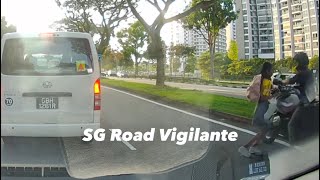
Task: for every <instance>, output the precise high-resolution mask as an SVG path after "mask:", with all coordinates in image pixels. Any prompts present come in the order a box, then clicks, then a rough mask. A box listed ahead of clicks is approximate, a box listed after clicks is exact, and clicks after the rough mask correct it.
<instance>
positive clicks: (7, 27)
mask: <svg viewBox="0 0 320 180" xmlns="http://www.w3.org/2000/svg"><path fill="white" fill-rule="evenodd" d="M16 31H17V29H16V27H15V26H13V25H8V23H7V21H6V18H5V17H4V16H1V39H2V36H3V35H4V34H6V33H10V32H16Z"/></svg>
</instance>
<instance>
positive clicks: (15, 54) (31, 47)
mask: <svg viewBox="0 0 320 180" xmlns="http://www.w3.org/2000/svg"><path fill="white" fill-rule="evenodd" d="M92 72H93V66H92V54H91V48H90V44H89V41H88V40H87V39H81V38H65V37H52V38H15V39H8V40H6V41H5V44H4V49H3V55H2V64H1V73H2V74H5V75H23V76H26V75H30V76H34V75H40V76H41V75H49V76H54V75H83V74H90V73H92Z"/></svg>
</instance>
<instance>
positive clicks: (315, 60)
mask: <svg viewBox="0 0 320 180" xmlns="http://www.w3.org/2000/svg"><path fill="white" fill-rule="evenodd" d="M309 69H314V70H318V71H319V56H318V55H315V56H313V57H312V58H311V59H310V61H309Z"/></svg>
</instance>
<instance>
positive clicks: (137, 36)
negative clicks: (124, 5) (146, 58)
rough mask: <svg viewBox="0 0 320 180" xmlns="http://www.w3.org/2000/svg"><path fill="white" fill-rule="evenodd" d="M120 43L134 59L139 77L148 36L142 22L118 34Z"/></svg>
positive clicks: (137, 22) (136, 73)
mask: <svg viewBox="0 0 320 180" xmlns="http://www.w3.org/2000/svg"><path fill="white" fill-rule="evenodd" d="M117 37H118V41H119V43H120V44H121V46H122V48H123V51H126V54H128V55H130V56H131V55H132V56H133V57H134V64H135V76H137V75H138V67H139V63H140V61H141V59H142V57H143V53H144V52H143V49H142V48H143V47H144V46H145V44H146V42H147V39H148V34H147V33H146V31H145V29H144V27H143V26H142V24H141V22H140V21H136V22H135V23H133V24H131V26H130V27H129V28H127V29H123V30H121V31H120V32H118V33H117Z"/></svg>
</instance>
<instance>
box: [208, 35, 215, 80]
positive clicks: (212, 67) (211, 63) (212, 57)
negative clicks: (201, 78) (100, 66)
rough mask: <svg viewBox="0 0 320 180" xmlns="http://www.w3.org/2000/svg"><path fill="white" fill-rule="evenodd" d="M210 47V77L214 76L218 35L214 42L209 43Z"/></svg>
mask: <svg viewBox="0 0 320 180" xmlns="http://www.w3.org/2000/svg"><path fill="white" fill-rule="evenodd" d="M209 48H210V67H211V71H210V79H213V78H214V54H215V52H216V37H214V38H213V42H212V43H211V45H209Z"/></svg>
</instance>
